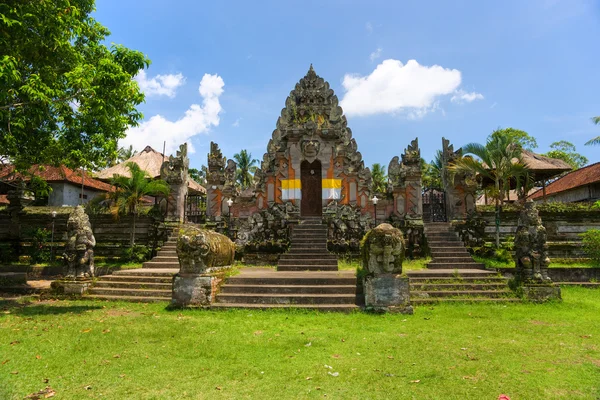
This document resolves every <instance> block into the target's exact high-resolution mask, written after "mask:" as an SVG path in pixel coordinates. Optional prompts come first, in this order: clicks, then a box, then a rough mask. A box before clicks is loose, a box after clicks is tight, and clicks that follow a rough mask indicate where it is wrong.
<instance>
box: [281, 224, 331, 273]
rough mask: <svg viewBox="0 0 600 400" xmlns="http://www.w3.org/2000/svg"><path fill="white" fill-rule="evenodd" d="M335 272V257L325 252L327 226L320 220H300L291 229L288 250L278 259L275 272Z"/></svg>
mask: <svg viewBox="0 0 600 400" xmlns="http://www.w3.org/2000/svg"><path fill="white" fill-rule="evenodd" d="M337 270H338V261H337V256H336V255H335V254H331V253H329V252H328V251H327V226H326V225H323V223H322V219H321V218H320V217H318V218H316V217H315V218H303V219H302V220H300V223H299V224H298V225H295V226H294V227H293V229H292V234H291V244H290V249H289V251H288V252H287V253H285V254H282V255H281V257H280V258H279V262H278V264H277V271H337Z"/></svg>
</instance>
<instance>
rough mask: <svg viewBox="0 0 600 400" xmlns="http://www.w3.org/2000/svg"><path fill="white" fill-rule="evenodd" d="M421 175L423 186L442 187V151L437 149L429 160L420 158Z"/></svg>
mask: <svg viewBox="0 0 600 400" xmlns="http://www.w3.org/2000/svg"><path fill="white" fill-rule="evenodd" d="M421 176H422V179H423V187H426V188H441V187H442V151H441V150H438V151H437V152H436V153H435V157H434V159H433V160H431V162H429V163H428V162H426V161H425V160H423V159H421Z"/></svg>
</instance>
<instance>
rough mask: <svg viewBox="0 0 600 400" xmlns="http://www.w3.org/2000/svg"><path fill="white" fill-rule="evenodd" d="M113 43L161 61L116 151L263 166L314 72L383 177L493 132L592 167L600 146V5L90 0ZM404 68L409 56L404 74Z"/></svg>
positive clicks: (587, 0)
mask: <svg viewBox="0 0 600 400" xmlns="http://www.w3.org/2000/svg"><path fill="white" fill-rule="evenodd" d="M95 17H96V19H97V20H98V21H99V22H100V23H102V24H103V25H104V26H106V27H108V28H109V29H110V31H111V32H112V35H111V36H110V37H109V38H108V41H109V42H114V43H120V44H124V45H126V46H127V47H130V48H132V49H136V50H140V51H142V52H144V53H145V54H147V55H148V57H149V58H150V59H151V60H152V65H151V66H150V68H149V69H147V70H146V71H145V74H142V75H139V76H138V78H137V79H138V81H139V83H140V86H141V87H142V88H143V89H144V91H145V92H146V95H147V97H146V103H145V104H143V105H142V107H141V109H142V111H143V112H144V115H145V120H144V122H143V123H142V125H141V126H140V127H139V128H135V129H132V130H131V131H130V132H129V136H128V138H127V139H126V140H124V141H123V142H122V143H123V144H133V145H134V147H136V148H138V150H139V149H142V148H143V147H144V146H145V144H151V145H152V146H153V147H155V149H156V150H162V143H163V140H167V142H168V145H167V147H168V148H167V152H169V150H171V149H172V148H174V147H175V144H176V143H179V142H182V141H189V142H190V143H191V145H192V147H193V151H194V152H193V153H192V154H190V159H191V166H193V167H196V168H198V167H200V165H202V164H206V154H207V152H208V149H209V143H210V141H215V142H217V143H218V144H219V145H220V147H221V149H222V150H223V153H224V155H226V156H227V157H231V156H232V155H233V154H234V153H236V152H238V151H239V150H240V149H243V148H246V149H248V150H249V151H250V152H251V153H252V155H253V157H254V158H258V159H262V155H263V153H264V152H265V151H266V145H267V142H268V140H269V139H270V137H271V134H272V132H273V129H274V128H275V122H276V120H277V117H278V116H279V114H280V111H281V108H282V107H283V106H284V103H285V99H286V97H287V95H288V94H289V92H290V91H291V90H292V89H293V88H294V85H295V84H296V82H297V81H298V80H299V79H300V78H301V77H303V76H304V75H305V73H306V72H307V70H308V68H309V65H310V64H311V63H312V64H313V65H314V68H315V70H316V72H317V74H319V75H320V76H322V77H323V78H324V79H325V80H327V81H329V83H330V84H331V87H332V88H333V90H334V91H335V92H336V94H337V96H338V98H339V99H340V100H341V102H342V106H343V108H344V111H345V112H346V116H347V118H348V126H349V127H350V128H351V129H352V132H353V135H354V137H355V138H356V140H357V143H358V146H359V150H360V151H361V153H362V154H363V158H364V159H365V163H366V164H367V165H371V164H372V163H374V162H380V163H382V164H384V165H387V164H388V163H389V161H390V160H391V158H392V157H393V156H395V155H400V154H401V153H402V151H403V149H404V148H405V147H406V146H407V145H408V143H409V142H410V141H411V140H412V139H414V138H415V137H417V136H418V137H419V143H420V146H421V152H422V155H423V157H424V158H425V159H426V160H431V158H432V157H433V154H434V152H435V150H437V149H439V148H440V147H441V138H442V136H445V137H446V138H449V139H450V141H451V142H452V143H453V144H454V145H455V147H459V146H461V145H463V144H465V143H468V142H480V143H483V142H484V141H485V138H486V137H487V135H488V134H489V133H490V132H491V131H492V130H494V129H495V128H497V127H514V128H518V129H522V130H525V131H527V132H528V133H529V134H530V135H532V136H534V137H535V138H536V139H537V141H538V144H539V148H538V149H537V150H536V151H537V152H540V153H543V152H546V151H548V150H549V148H548V147H549V145H550V144H551V143H552V142H554V141H558V140H568V141H571V142H572V143H574V144H575V145H576V146H577V150H578V151H579V152H580V153H581V154H583V155H585V156H587V157H588V159H589V161H590V162H598V161H600V147H598V146H595V147H594V146H584V143H585V142H586V141H587V140H589V139H591V138H592V137H596V136H598V135H600V126H596V125H594V124H593V123H592V122H591V120H590V118H591V117H592V116H595V115H600V74H599V73H598V71H599V70H600V52H598V38H600V2H598V1H593V0H565V1H561V0H546V1H543V0H540V1H536V0H527V1H522V0H519V1H513V0H508V1H456V0H455V1H451V2H449V1H325V0H323V1H302V2H298V1H235V2H233V1H210V2H209V1H188V0H178V1H164V0H160V1H158V0H144V1H143V2H142V1H137V0H135V1H134V0H119V1H116V0H97V12H96V14H95ZM409 60H414V61H412V62H409Z"/></svg>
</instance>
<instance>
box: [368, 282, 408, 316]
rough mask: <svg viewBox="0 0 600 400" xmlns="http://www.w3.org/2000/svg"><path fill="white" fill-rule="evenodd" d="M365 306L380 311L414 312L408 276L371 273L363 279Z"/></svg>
mask: <svg viewBox="0 0 600 400" xmlns="http://www.w3.org/2000/svg"><path fill="white" fill-rule="evenodd" d="M363 290H364V293H365V306H366V308H367V309H373V310H374V311H378V312H395V313H402V314H412V313H413V308H412V306H411V305H410V285H409V282H408V278H406V277H401V276H400V275H395V274H382V275H377V276H372V275H369V276H367V277H366V278H365V279H364V280H363Z"/></svg>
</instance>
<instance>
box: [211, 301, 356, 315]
mask: <svg viewBox="0 0 600 400" xmlns="http://www.w3.org/2000/svg"><path fill="white" fill-rule="evenodd" d="M235 308H243V309H250V310H270V309H286V308H293V309H303V310H318V311H324V312H345V313H349V312H353V311H356V310H358V309H359V306H357V305H356V304H247V303H215V304H212V305H211V309H213V310H224V309H235Z"/></svg>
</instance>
